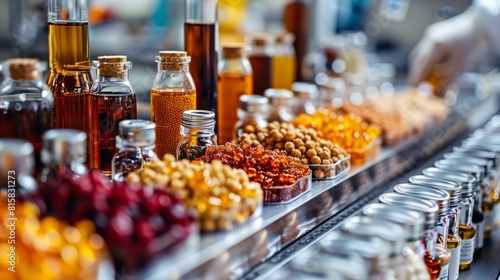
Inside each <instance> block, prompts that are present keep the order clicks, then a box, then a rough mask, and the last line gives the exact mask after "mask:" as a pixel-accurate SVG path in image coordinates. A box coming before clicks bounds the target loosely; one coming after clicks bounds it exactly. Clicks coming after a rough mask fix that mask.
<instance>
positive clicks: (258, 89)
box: [248, 34, 273, 95]
mask: <svg viewBox="0 0 500 280" xmlns="http://www.w3.org/2000/svg"><path fill="white" fill-rule="evenodd" d="M251 42H252V43H251V45H252V50H251V52H250V55H249V56H248V60H249V61H250V64H251V65H252V71H253V94H258V95H264V91H265V90H266V89H268V88H271V87H272V75H273V73H272V71H273V69H272V62H273V57H272V43H273V38H272V37H271V36H269V35H263V34H262V35H260V34H259V35H253V36H252V38H251Z"/></svg>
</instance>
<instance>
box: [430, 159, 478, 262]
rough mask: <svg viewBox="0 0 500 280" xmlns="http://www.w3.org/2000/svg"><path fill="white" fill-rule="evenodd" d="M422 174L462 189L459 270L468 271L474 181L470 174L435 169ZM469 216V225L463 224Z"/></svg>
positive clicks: (471, 242)
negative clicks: (453, 183) (452, 183)
mask: <svg viewBox="0 0 500 280" xmlns="http://www.w3.org/2000/svg"><path fill="white" fill-rule="evenodd" d="M422 173H423V174H424V175H425V176H428V177H433V178H438V179H443V180H448V181H451V182H455V183H457V184H460V186H461V187H462V191H461V201H460V208H459V215H458V217H459V218H458V224H459V226H458V235H459V236H460V239H461V248H460V270H465V269H469V268H470V266H471V264H472V260H473V255H474V243H475V242H474V239H475V235H476V227H475V225H474V224H473V223H472V213H473V208H474V207H473V206H474V193H475V185H476V179H475V178H474V177H473V176H472V175H470V174H465V173H460V172H454V171H449V170H441V169H438V168H436V167H429V168H425V169H424V170H422ZM469 216H470V224H467V223H465V222H467V221H468V219H469Z"/></svg>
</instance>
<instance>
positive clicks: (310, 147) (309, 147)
mask: <svg viewBox="0 0 500 280" xmlns="http://www.w3.org/2000/svg"><path fill="white" fill-rule="evenodd" d="M305 146H306V148H308V149H314V143H313V142H312V141H311V140H307V141H306V143H305Z"/></svg>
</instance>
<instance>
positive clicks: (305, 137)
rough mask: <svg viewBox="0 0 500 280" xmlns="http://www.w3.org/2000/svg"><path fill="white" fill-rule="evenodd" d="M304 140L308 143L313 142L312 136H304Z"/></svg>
mask: <svg viewBox="0 0 500 280" xmlns="http://www.w3.org/2000/svg"><path fill="white" fill-rule="evenodd" d="M304 140H306V141H311V140H312V138H311V136H309V135H305V136H304Z"/></svg>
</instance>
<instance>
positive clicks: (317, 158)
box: [311, 156, 321, 164]
mask: <svg viewBox="0 0 500 280" xmlns="http://www.w3.org/2000/svg"><path fill="white" fill-rule="evenodd" d="M311 163H312V164H320V163H321V158H320V157H318V156H314V157H312V158H311Z"/></svg>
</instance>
